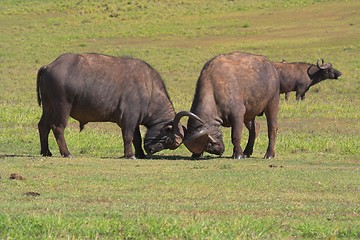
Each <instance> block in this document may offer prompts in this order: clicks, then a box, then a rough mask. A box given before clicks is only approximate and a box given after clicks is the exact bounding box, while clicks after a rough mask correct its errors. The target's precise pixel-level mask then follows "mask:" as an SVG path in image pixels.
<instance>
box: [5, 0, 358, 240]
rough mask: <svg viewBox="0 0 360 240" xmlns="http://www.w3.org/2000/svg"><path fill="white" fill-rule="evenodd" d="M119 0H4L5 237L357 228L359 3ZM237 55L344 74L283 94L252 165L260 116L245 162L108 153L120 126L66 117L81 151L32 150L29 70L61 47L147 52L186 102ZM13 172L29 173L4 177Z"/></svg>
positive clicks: (340, 233)
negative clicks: (201, 80) (203, 76)
mask: <svg viewBox="0 0 360 240" xmlns="http://www.w3.org/2000/svg"><path fill="white" fill-rule="evenodd" d="M116 2H117V1H108V2H107V4H104V3H101V2H95V1H90V2H87V1H83V2H76V1H67V2H65V1H26V2H23V1H1V3H0V83H1V87H0V164H1V165H0V176H1V177H2V178H1V180H0V186H1V190H2V192H4V194H3V195H1V196H0V199H1V204H0V206H1V209H5V210H4V211H3V214H0V237H2V238H3V237H6V236H9V237H17V238H21V237H25V236H27V235H32V236H34V237H35V236H43V237H44V236H50V237H54V238H55V237H64V238H65V237H66V236H77V237H91V238H95V237H96V236H97V235H100V236H103V237H106V236H109V237H110V236H122V237H135V238H141V237H143V238H148V237H154V238H169V237H172V238H177V237H179V238H185V237H200V236H205V237H206V236H207V237H213V238H225V237H231V238H234V237H235V236H238V237H242V238H261V239H263V238H280V237H281V238H292V237H295V236H300V237H302V238H306V237H309V238H315V237H318V238H324V237H331V236H333V237H334V236H337V237H346V238H355V237H356V236H359V235H358V234H359V231H360V230H359V229H360V227H359V220H358V218H359V211H360V209H359V207H358V206H359V200H358V197H357V195H358V194H357V193H358V192H359V187H358V186H359V183H360V180H359V176H358V170H359V169H358V168H359V161H360V156H359V149H360V137H359V135H360V134H359V133H360V125H359V124H358V121H359V118H360V110H359V107H358V106H359V104H360V98H359V90H360V84H359V72H360V62H359V59H360V51H359V50H360V49H359V48H360V45H359V42H358V40H359V33H360V28H359V26H360V18H359V9H360V4H359V3H358V1H346V2H344V1H321V2H317V1H302V2H299V1H256V2H255V3H252V1H244V2H242V1H223V2H220V1H219V2H218V1H216V2H215V1H214V3H208V2H206V4H205V2H203V1H189V2H187V1H182V2H177V1H168V2H165V1H158V2H153V3H152V4H150V3H147V2H145V1H143V2H131V1H127V2H126V3H124V4H121V5H118V4H116ZM249 2H250V3H249ZM231 51H247V52H252V53H258V54H264V55H267V56H268V57H269V58H270V59H272V60H274V61H278V60H282V59H286V60H287V61H305V62H312V63H314V62H315V61H316V60H317V59H318V58H324V59H325V60H326V61H330V62H332V63H333V65H334V66H335V67H336V68H337V69H339V70H341V71H342V72H343V77H342V78H341V79H340V80H338V81H325V82H323V83H320V84H319V85H317V86H314V87H313V88H312V89H311V90H310V91H309V92H308V94H307V99H306V101H303V102H299V103H296V102H295V100H294V98H295V97H294V96H293V95H292V97H291V100H290V101H289V102H287V103H285V102H281V111H280V113H279V124H280V126H279V127H280V130H279V135H278V141H277V145H276V148H277V157H276V159H275V160H272V161H271V162H268V161H262V160H260V158H261V157H262V156H263V154H264V151H265V149H266V144H267V139H266V134H265V133H266V124H265V121H264V119H263V118H260V122H261V125H262V134H261V135H260V137H259V139H258V140H257V142H256V148H255V153H254V158H252V159H249V160H245V161H241V162H239V161H231V160H229V159H226V158H224V159H210V160H207V161H198V162H194V161H186V160H187V159H188V158H187V157H188V156H190V154H189V153H188V152H187V151H186V149H185V148H184V147H180V148H179V149H178V150H176V151H175V152H172V151H164V152H162V153H160V154H159V155H158V156H159V157H160V160H152V161H125V160H117V159H112V158H118V157H119V156H121V155H122V141H121V137H120V131H119V129H118V128H117V127H116V126H114V124H97V123H92V124H89V125H88V126H87V128H86V130H85V132H82V133H81V134H79V133H78V125H77V123H76V122H74V121H71V123H70V126H69V128H68V129H67V132H66V134H67V141H68V145H69V146H70V150H71V151H72V153H73V155H75V156H78V158H76V159H75V160H64V159H58V158H51V159H44V158H40V157H38V156H37V154H38V151H39V146H38V145H39V144H38V134H37V130H36V125H37V121H38V119H39V117H40V114H41V110H40V108H39V107H38V106H37V104H36V97H35V88H34V85H35V84H34V83H35V76H36V72H37V69H38V68H39V67H40V66H41V65H44V64H47V63H49V62H51V61H52V60H53V59H55V58H56V57H57V56H58V55H59V54H61V53H63V52H103V53H107V54H112V55H131V56H134V57H138V58H141V59H144V60H146V61H147V62H149V63H150V64H151V65H152V66H153V67H154V68H155V69H157V70H158V71H159V72H160V73H161V74H162V76H163V78H164V81H165V82H166V85H167V88H168V91H169V93H170V96H171V98H172V101H173V103H174V106H175V108H176V109H177V110H181V109H189V108H190V105H191V100H192V95H193V92H194V87H195V82H196V79H197V77H198V75H199V72H200V70H201V68H202V66H203V64H204V63H205V62H206V61H207V60H208V59H210V58H211V57H213V56H214V55H216V54H219V53H224V52H231ZM224 134H225V141H226V143H227V144H226V145H227V150H226V153H225V156H230V155H231V148H232V147H231V142H230V134H229V131H228V129H225V130H224ZM244 139H246V133H245V136H244ZM50 141H51V148H52V149H53V150H54V151H53V152H54V153H55V154H58V151H57V147H56V145H55V142H54V140H53V138H52V136H50ZM243 142H244V141H243ZM12 155H14V156H13V157H10V156H12ZM99 157H105V159H103V158H99ZM167 159H170V160H167ZM176 159H177V160H176ZM181 159H185V161H182V160H181ZM171 160H172V161H171ZM175 160H176V161H175ZM269 165H275V166H277V167H275V168H270V167H269ZM280 166H283V167H280ZM12 172H18V173H21V174H22V175H24V176H25V177H26V179H25V180H23V181H11V180H8V176H9V175H10V173H12ZM27 191H36V192H39V193H40V194H41V195H40V196H39V197H37V198H31V197H28V196H24V195H23V193H24V192H27ZM95 193H96V194H95ZM84 211H85V212H84ZM20 230H21V231H20ZM107 234H108V235H107Z"/></svg>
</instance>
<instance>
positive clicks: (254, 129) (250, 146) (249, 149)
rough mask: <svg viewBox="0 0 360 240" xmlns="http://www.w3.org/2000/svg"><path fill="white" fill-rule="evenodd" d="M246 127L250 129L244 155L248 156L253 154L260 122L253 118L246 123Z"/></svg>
mask: <svg viewBox="0 0 360 240" xmlns="http://www.w3.org/2000/svg"><path fill="white" fill-rule="evenodd" d="M245 126H246V128H247V129H248V130H249V139H248V142H247V144H246V148H245V151H244V157H246V158H248V157H250V156H251V155H252V154H253V150H254V143H255V139H256V137H257V136H258V133H259V128H260V124H259V123H258V122H256V121H255V119H253V120H252V121H250V122H246V123H245Z"/></svg>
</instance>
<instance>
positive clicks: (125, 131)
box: [118, 120, 140, 159]
mask: <svg viewBox="0 0 360 240" xmlns="http://www.w3.org/2000/svg"><path fill="white" fill-rule="evenodd" d="M118 125H119V126H120V124H118ZM121 126H122V127H121V133H122V137H123V142H124V157H125V158H131V159H136V157H135V155H134V154H133V151H132V142H133V140H134V132H135V128H136V126H132V124H130V123H128V122H126V121H125V120H123V121H122V124H121ZM139 133H140V132H139ZM135 142H136V140H135Z"/></svg>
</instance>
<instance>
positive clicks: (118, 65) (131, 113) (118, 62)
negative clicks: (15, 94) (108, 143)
mask: <svg viewBox="0 0 360 240" xmlns="http://www.w3.org/2000/svg"><path fill="white" fill-rule="evenodd" d="M37 98H38V103H39V106H41V104H42V110H43V112H42V116H41V119H40V121H39V124H38V129H39V135H40V143H41V154H42V155H43V156H51V155H52V153H51V152H50V150H49V144H48V136H49V132H50V130H52V131H53V133H54V136H55V139H56V142H57V144H58V147H59V150H60V154H61V155H62V156H64V157H71V154H70V151H69V150H68V147H67V145H66V142H65V138H64V129H65V127H66V126H67V123H68V118H69V116H71V117H72V118H74V119H76V120H77V121H79V123H80V129H83V127H84V125H85V124H87V123H88V122H114V123H117V124H118V125H119V127H121V132H122V137H123V142H124V156H125V158H144V157H145V154H144V151H143V148H142V138H141V134H140V129H139V125H144V126H145V127H146V128H147V132H146V135H145V139H144V148H145V151H146V152H147V153H148V154H154V153H156V152H158V151H160V150H162V149H176V148H177V147H178V146H179V145H180V144H181V143H182V141H183V138H184V127H183V126H182V125H181V124H180V123H179V121H180V118H181V117H183V116H190V117H195V118H196V116H194V115H193V114H191V113H190V112H180V113H178V114H176V113H175V110H174V107H173V104H172V102H171V101H170V98H169V95H168V93H167V91H166V88H165V85H164V83H163V81H162V79H161V77H160V75H159V74H158V72H157V71H156V70H154V69H153V68H152V67H151V66H150V65H148V64H147V63H145V62H144V61H141V60H138V59H134V58H130V57H113V56H107V55H101V54H63V55H61V56H60V57H58V58H57V59H56V60H55V61H53V62H52V63H50V64H49V65H47V66H43V67H41V68H40V69H39V71H38V75H37ZM132 144H133V145H134V148H135V154H133V150H132Z"/></svg>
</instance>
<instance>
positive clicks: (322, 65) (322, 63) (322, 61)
mask: <svg viewBox="0 0 360 240" xmlns="http://www.w3.org/2000/svg"><path fill="white" fill-rule="evenodd" d="M319 61H320V59H319V60H317V62H316V66H317V67H318V68H320V69H325V68H326V66H325V67H324V59H321V66H320V65H319Z"/></svg>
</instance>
